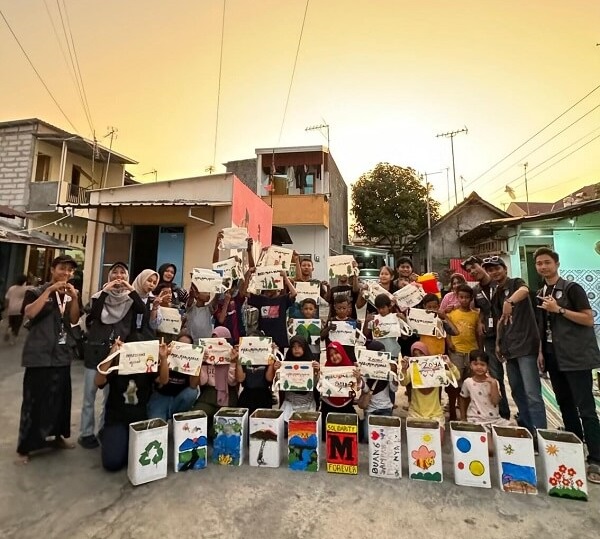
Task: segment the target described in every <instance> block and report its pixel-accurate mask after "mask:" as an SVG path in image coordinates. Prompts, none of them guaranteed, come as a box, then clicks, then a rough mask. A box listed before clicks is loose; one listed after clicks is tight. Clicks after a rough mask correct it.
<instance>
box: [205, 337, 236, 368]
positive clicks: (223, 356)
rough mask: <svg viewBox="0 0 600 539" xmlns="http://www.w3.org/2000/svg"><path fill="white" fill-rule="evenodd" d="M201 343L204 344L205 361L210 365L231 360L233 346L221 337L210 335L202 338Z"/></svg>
mask: <svg viewBox="0 0 600 539" xmlns="http://www.w3.org/2000/svg"><path fill="white" fill-rule="evenodd" d="M200 344H201V345H202V346H204V363H206V364H208V365H221V364H222V363H229V362H230V361H231V351H232V350H233V348H232V346H231V345H230V344H229V343H228V342H227V341H226V340H225V339H221V338H219V337H210V338H208V339H200Z"/></svg>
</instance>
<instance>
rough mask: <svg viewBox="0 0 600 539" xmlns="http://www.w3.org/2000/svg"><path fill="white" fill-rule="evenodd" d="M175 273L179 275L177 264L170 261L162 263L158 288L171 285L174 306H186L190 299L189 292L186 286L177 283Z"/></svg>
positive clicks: (159, 269) (159, 270)
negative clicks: (181, 286) (182, 286)
mask: <svg viewBox="0 0 600 539" xmlns="http://www.w3.org/2000/svg"><path fill="white" fill-rule="evenodd" d="M175 275H177V266H176V265H175V264H171V263H170V262H169V263H167V264H162V265H161V266H160V268H158V276H159V281H158V288H160V289H161V290H162V289H164V288H165V287H169V288H170V289H171V293H172V294H173V299H172V300H171V303H172V304H173V306H174V307H177V308H179V307H185V305H186V303H187V300H188V292H187V290H186V289H185V288H180V287H179V286H177V284H175Z"/></svg>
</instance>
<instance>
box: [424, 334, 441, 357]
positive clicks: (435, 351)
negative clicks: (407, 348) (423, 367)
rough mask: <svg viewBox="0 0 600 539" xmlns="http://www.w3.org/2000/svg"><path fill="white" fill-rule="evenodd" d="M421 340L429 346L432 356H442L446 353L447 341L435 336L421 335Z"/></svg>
mask: <svg viewBox="0 0 600 539" xmlns="http://www.w3.org/2000/svg"><path fill="white" fill-rule="evenodd" d="M419 340H420V341H421V342H422V343H423V344H424V345H425V346H427V350H429V355H431V356H438V355H442V354H444V352H445V351H446V339H443V338H442V339H440V338H438V337H434V336H433V335H419Z"/></svg>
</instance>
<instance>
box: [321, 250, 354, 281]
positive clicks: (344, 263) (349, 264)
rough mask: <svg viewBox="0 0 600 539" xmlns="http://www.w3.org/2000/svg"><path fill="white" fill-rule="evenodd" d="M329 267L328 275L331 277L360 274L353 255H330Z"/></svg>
mask: <svg viewBox="0 0 600 539" xmlns="http://www.w3.org/2000/svg"><path fill="white" fill-rule="evenodd" d="M327 268H328V269H327V275H328V276H329V278H330V279H335V278H336V277H345V276H346V277H352V276H353V275H358V267H356V266H355V260H354V257H353V256H352V255H338V256H328V257H327Z"/></svg>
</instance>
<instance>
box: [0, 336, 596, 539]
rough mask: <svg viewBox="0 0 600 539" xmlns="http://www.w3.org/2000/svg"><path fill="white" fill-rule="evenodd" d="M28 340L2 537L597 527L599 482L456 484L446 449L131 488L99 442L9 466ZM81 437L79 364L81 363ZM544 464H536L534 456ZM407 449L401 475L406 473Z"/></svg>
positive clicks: (16, 371)
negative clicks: (422, 462)
mask: <svg viewBox="0 0 600 539" xmlns="http://www.w3.org/2000/svg"><path fill="white" fill-rule="evenodd" d="M19 363H20V343H18V344H17V346H15V347H8V346H7V345H5V344H4V343H0V425H2V431H1V433H0V537H2V538H3V539H11V538H18V539H27V538H35V539H39V538H41V537H44V538H54V537H60V538H76V539H79V538H92V537H94V538H96V537H97V538H103V539H104V538H136V539H138V538H155V537H165V538H166V537H169V538H170V537H183V536H189V537H206V538H210V537H227V538H242V537H252V538H261V537H268V538H304V537H307V538H308V537H310V538H311V539H313V538H316V539H318V538H325V537H335V538H336V539H337V538H361V539H362V538H365V537H380V538H388V537H390V538H392V537H393V538H394V539H397V538H403V537H411V538H415V539H418V538H420V537H426V536H428V537H430V538H442V537H444V538H454V537H469V536H473V537H475V536H477V537H485V538H486V539H494V538H502V539H506V538H508V537H519V538H520V539H525V538H530V537H531V538H536V539H537V538H540V537H554V538H558V539H563V538H564V539H567V538H573V539H575V538H588V537H589V538H592V537H594V538H595V537H597V535H598V530H599V529H600V513H599V509H600V487H597V486H595V485H594V486H591V501H589V502H587V503H584V502H575V501H567V500H559V499H554V498H549V497H547V496H546V495H544V494H540V495H538V496H524V495H519V494H506V493H503V492H501V491H500V490H499V489H498V487H497V482H496V480H495V478H494V482H493V484H494V488H492V489H490V490H488V489H477V488H468V487H458V486H456V485H454V484H453V482H452V475H451V455H450V453H449V449H448V447H446V448H445V455H444V464H445V473H446V480H445V481H444V483H442V484H430V483H421V482H417V481H411V480H409V479H406V477H403V478H402V479H401V480H384V479H376V478H371V477H369V475H368V473H367V462H368V459H367V455H366V447H364V446H363V447H361V461H360V472H359V475H358V476H341V475H339V476H338V475H332V474H327V473H326V472H325V471H324V470H321V471H320V472H318V473H315V474H310V473H301V472H292V471H290V470H288V469H287V468H280V469H264V468H261V469H258V468H254V467H250V466H248V465H244V466H242V467H241V468H229V467H217V466H214V465H209V467H208V468H207V469H205V470H202V471H199V472H186V473H180V474H173V473H170V474H169V476H168V477H167V479H164V480H161V481H157V482H155V483H150V484H147V485H143V486H139V487H133V486H131V485H130V483H129V481H128V479H127V476H126V473H125V472H121V473H116V474H109V473H106V472H104V471H103V470H102V469H101V467H100V462H99V452H98V450H91V451H90V450H85V449H81V448H80V447H77V449H75V450H73V451H54V452H50V453H48V454H44V455H41V456H39V457H38V458H33V459H32V461H31V462H30V464H29V465H27V466H26V467H17V466H15V465H13V460H14V457H15V445H16V437H17V428H18V419H19V408H20V404H21V383H22V370H21V368H20V366H19ZM72 373H73V413H72V427H73V436H74V439H75V437H76V436H77V433H78V425H79V406H80V403H81V386H82V383H81V381H82V366H81V364H80V363H77V364H75V365H74V366H73V369H72ZM538 464H539V462H538ZM406 466H407V464H406V458H405V457H404V475H405V476H406V471H407V470H406Z"/></svg>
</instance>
